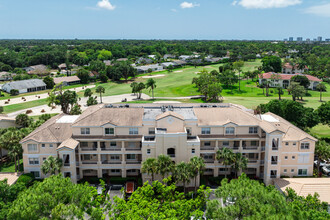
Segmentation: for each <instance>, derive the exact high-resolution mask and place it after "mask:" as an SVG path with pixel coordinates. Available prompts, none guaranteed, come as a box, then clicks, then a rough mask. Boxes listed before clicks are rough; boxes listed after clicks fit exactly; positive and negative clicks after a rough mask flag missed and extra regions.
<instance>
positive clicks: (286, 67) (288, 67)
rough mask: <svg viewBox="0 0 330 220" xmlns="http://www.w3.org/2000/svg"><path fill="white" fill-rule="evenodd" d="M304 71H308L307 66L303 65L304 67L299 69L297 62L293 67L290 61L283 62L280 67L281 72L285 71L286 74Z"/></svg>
mask: <svg viewBox="0 0 330 220" xmlns="http://www.w3.org/2000/svg"><path fill="white" fill-rule="evenodd" d="M305 72H308V67H307V66H305V68H303V69H300V68H299V65H298V64H296V65H295V66H294V68H293V66H292V65H291V64H290V63H285V64H284V65H283V67H282V73H286V74H297V73H305Z"/></svg>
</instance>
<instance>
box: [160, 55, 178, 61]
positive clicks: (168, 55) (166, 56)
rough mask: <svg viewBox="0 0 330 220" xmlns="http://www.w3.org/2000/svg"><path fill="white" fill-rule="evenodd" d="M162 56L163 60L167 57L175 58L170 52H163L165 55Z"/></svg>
mask: <svg viewBox="0 0 330 220" xmlns="http://www.w3.org/2000/svg"><path fill="white" fill-rule="evenodd" d="M163 58H164V60H167V59H169V58H175V55H172V54H165V55H164V56H163Z"/></svg>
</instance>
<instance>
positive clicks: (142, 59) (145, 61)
mask: <svg viewBox="0 0 330 220" xmlns="http://www.w3.org/2000/svg"><path fill="white" fill-rule="evenodd" d="M152 62H153V60H152V59H150V58H145V57H140V58H138V59H137V60H136V62H135V63H136V64H151V63H152Z"/></svg>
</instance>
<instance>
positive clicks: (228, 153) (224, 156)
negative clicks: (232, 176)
mask: <svg viewBox="0 0 330 220" xmlns="http://www.w3.org/2000/svg"><path fill="white" fill-rule="evenodd" d="M215 157H216V159H217V160H218V161H219V163H222V164H223V165H224V166H225V169H226V173H225V178H227V166H231V165H232V164H233V163H234V157H235V154H234V152H233V151H232V150H231V149H229V148H226V147H224V148H222V149H221V150H218V151H217V153H216V156H215Z"/></svg>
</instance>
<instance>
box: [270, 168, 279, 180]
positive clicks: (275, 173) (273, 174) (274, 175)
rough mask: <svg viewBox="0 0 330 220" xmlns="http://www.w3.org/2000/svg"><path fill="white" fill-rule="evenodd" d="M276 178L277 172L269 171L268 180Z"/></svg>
mask: <svg viewBox="0 0 330 220" xmlns="http://www.w3.org/2000/svg"><path fill="white" fill-rule="evenodd" d="M276 177H277V170H271V171H270V178H276Z"/></svg>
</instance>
